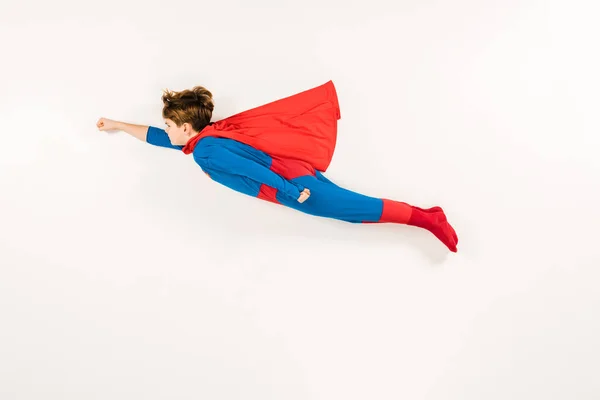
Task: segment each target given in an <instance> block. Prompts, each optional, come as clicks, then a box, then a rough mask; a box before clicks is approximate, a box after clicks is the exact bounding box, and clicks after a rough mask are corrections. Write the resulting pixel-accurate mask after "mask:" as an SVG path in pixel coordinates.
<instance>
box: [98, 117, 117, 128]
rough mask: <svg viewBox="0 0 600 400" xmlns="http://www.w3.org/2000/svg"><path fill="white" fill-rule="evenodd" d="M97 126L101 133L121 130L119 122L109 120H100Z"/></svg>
mask: <svg viewBox="0 0 600 400" xmlns="http://www.w3.org/2000/svg"><path fill="white" fill-rule="evenodd" d="M96 126H97V127H98V130H101V131H114V130H118V129H119V122H118V121H113V120H112V119H108V118H100V119H99V120H98V122H96Z"/></svg>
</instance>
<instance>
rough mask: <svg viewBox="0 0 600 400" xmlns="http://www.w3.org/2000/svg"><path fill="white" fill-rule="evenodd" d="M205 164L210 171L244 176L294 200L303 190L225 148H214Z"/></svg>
mask: <svg viewBox="0 0 600 400" xmlns="http://www.w3.org/2000/svg"><path fill="white" fill-rule="evenodd" d="M206 162H207V164H208V166H209V167H210V168H211V169H214V170H216V171H221V172H226V173H229V174H234V175H238V176H244V177H246V178H249V179H252V180H254V181H256V182H259V183H262V184H265V185H267V186H270V187H273V188H275V189H277V190H278V191H280V192H282V193H285V194H287V195H288V196H290V197H292V198H294V199H297V198H298V197H300V192H302V191H303V190H304V187H302V186H301V185H299V184H294V183H291V182H290V181H288V180H286V179H284V178H283V177H282V176H281V175H279V174H276V173H275V172H273V171H271V170H270V169H269V168H267V167H265V166H263V165H262V164H259V163H258V162H256V161H252V160H250V159H247V158H244V157H242V156H239V155H237V154H235V153H233V152H231V151H229V150H228V149H227V148H226V147H215V148H214V149H213V150H212V151H211V153H210V155H209V157H208V158H207V160H206Z"/></svg>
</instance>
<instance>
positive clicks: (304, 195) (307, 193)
mask: <svg viewBox="0 0 600 400" xmlns="http://www.w3.org/2000/svg"><path fill="white" fill-rule="evenodd" d="M309 197H310V190H308V189H304V190H303V191H302V193H300V197H298V203H304V202H305V201H306V199H308V198H309Z"/></svg>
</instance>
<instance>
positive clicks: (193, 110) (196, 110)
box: [162, 86, 215, 132]
mask: <svg viewBox="0 0 600 400" xmlns="http://www.w3.org/2000/svg"><path fill="white" fill-rule="evenodd" d="M162 101H163V105H164V106H163V110H162V116H163V118H165V119H167V118H168V119H170V120H171V121H173V122H174V123H175V124H177V126H178V127H180V126H181V125H183V124H184V123H186V122H187V123H189V124H191V125H192V128H193V129H194V130H195V131H197V132H200V131H201V130H202V129H204V127H206V126H207V125H208V124H209V123H210V119H211V118H212V112H213V109H214V107H215V106H214V103H213V99H212V93H211V92H210V91H208V90H207V89H206V88H204V87H202V86H195V87H194V88H193V89H191V90H190V89H186V90H183V91H181V92H173V91H170V90H164V91H163V95H162Z"/></svg>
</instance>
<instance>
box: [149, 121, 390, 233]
mask: <svg viewBox="0 0 600 400" xmlns="http://www.w3.org/2000/svg"><path fill="white" fill-rule="evenodd" d="M146 141H147V142H148V143H150V144H152V145H155V146H160V147H166V148H171V149H176V150H181V149H182V148H183V146H175V145H173V144H171V142H170V140H169V137H168V135H167V133H166V132H165V131H164V130H162V129H160V128H156V127H153V126H151V127H149V129H148V133H147V136H146ZM193 157H194V160H195V161H196V163H197V164H198V165H199V166H200V168H202V170H203V171H204V172H205V173H206V174H207V175H208V176H209V177H210V178H211V179H213V180H214V181H216V182H218V183H220V184H222V185H225V186H227V187H229V188H231V189H233V190H235V191H238V192H241V193H244V194H246V195H249V196H253V197H258V198H261V199H263V200H268V201H271V202H274V203H278V204H281V205H284V206H287V207H290V208H293V209H296V210H298V211H302V212H304V213H307V214H311V215H315V216H319V217H328V218H334V219H339V220H343V221H347V222H353V223H366V222H384V221H382V213H383V208H384V200H383V199H380V198H375V197H369V196H365V195H362V194H359V193H356V192H353V191H350V190H347V189H344V188H341V187H339V186H337V185H336V184H334V183H333V182H331V181H330V180H328V179H327V178H325V176H324V175H323V174H322V173H321V172H320V171H317V170H315V169H314V168H313V167H312V166H310V165H309V164H308V163H305V162H302V161H298V160H291V159H282V158H277V157H271V156H269V155H268V154H266V153H264V152H262V151H260V150H257V149H255V148H253V147H251V146H249V145H247V144H244V143H241V142H238V141H236V140H233V139H227V138H219V137H213V136H209V137H205V138H202V139H201V140H200V141H199V142H198V144H197V145H196V147H195V148H194V151H193ZM305 188H307V189H309V190H310V197H309V198H308V199H307V200H306V201H304V202H303V203H300V202H298V198H299V197H300V193H301V192H302V191H303V190H304V189H305ZM386 222H387V221H386ZM394 222H401V221H394Z"/></svg>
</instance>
